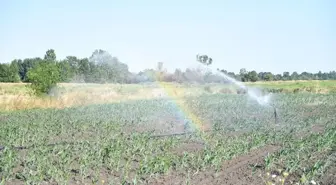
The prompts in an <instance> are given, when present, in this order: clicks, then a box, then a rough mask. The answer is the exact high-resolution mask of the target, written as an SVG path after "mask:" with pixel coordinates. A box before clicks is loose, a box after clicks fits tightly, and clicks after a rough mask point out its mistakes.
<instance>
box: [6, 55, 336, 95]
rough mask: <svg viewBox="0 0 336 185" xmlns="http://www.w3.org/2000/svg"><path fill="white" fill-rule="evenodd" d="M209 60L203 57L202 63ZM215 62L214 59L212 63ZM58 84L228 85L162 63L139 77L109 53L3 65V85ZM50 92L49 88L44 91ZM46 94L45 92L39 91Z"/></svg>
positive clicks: (307, 76) (301, 76)
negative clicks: (145, 83)
mask: <svg viewBox="0 0 336 185" xmlns="http://www.w3.org/2000/svg"><path fill="white" fill-rule="evenodd" d="M204 57H205V59H208V58H207V56H201V57H200V59H202V60H204ZM211 62H212V59H211ZM219 71H221V72H222V73H224V74H226V75H228V76H230V77H232V78H234V79H237V80H239V81H243V82H256V81H286V80H336V72H335V71H330V72H321V71H319V72H318V73H309V72H302V73H297V72H293V73H289V72H283V73H282V74H273V73H271V72H259V73H258V72H256V71H254V70H253V71H247V70H246V69H245V68H242V69H241V70H240V72H239V73H237V74H235V73H234V72H228V71H226V70H224V69H221V70H219ZM46 81H49V82H48V83H51V84H54V83H58V82H77V83H78V82H83V83H143V82H153V81H166V82H180V83H183V82H197V83H211V82H225V79H224V78H223V77H222V76H221V75H219V74H215V73H211V72H206V71H203V70H202V69H199V68H197V69H190V68H187V69H186V70H185V71H182V70H181V69H176V70H175V72H174V73H169V72H167V71H166V70H164V69H163V63H162V62H159V63H158V66H157V69H146V70H143V71H140V72H138V73H131V72H129V69H128V66H127V65H126V64H124V63H122V62H120V61H119V59H118V58H117V57H113V56H112V55H110V54H109V53H108V52H107V51H104V50H101V49H99V50H95V51H94V52H93V53H92V55H91V56H90V57H88V58H77V57H76V56H67V57H66V58H65V59H61V60H57V58H56V53H55V50H53V49H49V50H47V51H46V53H45V55H44V57H43V58H40V57H35V58H26V59H15V60H13V61H12V62H10V63H2V64H0V82H29V83H46V84H47V82H46ZM45 88H48V87H45ZM40 90H41V91H43V89H40Z"/></svg>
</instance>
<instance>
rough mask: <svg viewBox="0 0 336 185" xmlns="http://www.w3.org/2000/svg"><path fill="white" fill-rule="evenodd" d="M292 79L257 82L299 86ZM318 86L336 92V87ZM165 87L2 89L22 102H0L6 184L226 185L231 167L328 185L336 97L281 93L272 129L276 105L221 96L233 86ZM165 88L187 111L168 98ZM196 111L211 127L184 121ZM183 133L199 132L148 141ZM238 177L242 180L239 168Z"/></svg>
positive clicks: (262, 177) (271, 180)
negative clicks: (207, 183) (45, 92)
mask: <svg viewBox="0 0 336 185" xmlns="http://www.w3.org/2000/svg"><path fill="white" fill-rule="evenodd" d="M296 83H297V82H288V83H284V84H283V83H280V82H279V83H273V84H272V83H265V84H263V83H259V84H261V85H263V86H264V87H266V86H272V85H273V86H272V87H271V88H275V86H278V87H281V88H285V85H288V86H289V87H287V88H292V84H294V85H293V86H295V87H296V88H297V87H298V85H297V84H296ZM300 83H303V84H305V85H302V86H308V85H307V84H312V82H300ZM318 83H321V84H324V83H325V84H324V85H320V86H325V87H324V88H326V89H328V88H332V86H331V85H330V84H332V82H318ZM259 84H258V83H257V84H255V85H259ZM279 84H280V85H279ZM161 86H165V90H166V91H162V90H161V89H160V88H159V87H158V86H153V85H112V84H106V85H95V84H85V85H83V84H60V88H59V89H58V90H57V91H53V94H54V97H53V98H50V97H49V98H36V97H34V96H32V95H30V92H29V90H28V89H27V88H26V87H25V86H24V84H1V85H0V87H1V92H2V95H1V96H2V98H4V97H11V96H13V97H16V98H12V99H10V101H7V103H4V101H1V103H0V104H1V108H2V110H3V111H1V112H0V122H1V129H0V146H6V147H5V148H4V149H3V150H1V151H0V184H24V183H25V184H43V183H49V184H76V183H77V184H78V183H79V184H156V183H159V182H162V181H163V182H165V183H166V184H168V183H169V181H164V179H165V177H166V176H169V178H170V179H171V180H172V181H175V182H180V184H188V183H189V184H202V183H201V179H199V178H201V174H205V175H204V176H205V177H206V178H209V175H206V174H207V173H210V174H211V176H212V175H213V176H217V177H219V179H221V178H220V177H222V180H223V181H222V182H221V183H222V184H225V183H226V181H225V178H224V177H225V175H227V173H229V172H226V171H228V170H230V166H239V169H240V171H242V169H241V167H242V166H248V168H247V169H245V170H246V171H247V174H249V175H251V174H254V173H256V176H257V178H256V179H254V181H251V182H250V184H262V183H264V184H290V183H291V182H292V183H293V184H294V183H299V184H309V183H310V182H312V181H313V182H318V183H320V182H321V183H322V182H324V180H323V179H324V178H325V177H326V175H328V174H331V173H333V171H331V172H330V169H331V170H333V168H334V167H333V166H332V165H331V164H333V161H334V160H335V159H334V157H333V156H335V154H336V153H335V151H336V143H335V140H336V124H335V120H336V115H335V112H334V110H336V103H335V102H336V95H335V94H332V93H327V94H325V93H281V94H275V95H274V96H273V98H272V101H273V103H274V104H275V106H276V107H277V110H278V116H279V125H275V124H274V117H273V116H274V115H273V109H272V108H270V107H264V106H260V105H257V104H256V102H254V101H252V100H251V99H249V98H248V97H247V95H244V94H240V95H238V94H236V93H227V91H226V93H220V92H221V91H220V90H221V89H222V88H227V86H223V85H214V86H209V85H204V86H185V85H178V84H173V86H172V84H161ZM168 88H170V89H168ZM167 91H168V92H170V93H173V94H170V97H172V96H174V98H173V100H179V102H180V103H181V102H182V104H183V108H182V107H181V106H177V104H176V103H174V101H171V99H167V98H166V97H165V96H164V94H163V93H165V92H167ZM20 96H21V97H24V98H22V99H19V98H18V97H20ZM14 100H15V101H14ZM23 102H24V103H23ZM190 113H192V114H194V115H196V117H197V118H198V119H199V120H200V121H201V124H202V125H201V126H205V127H203V128H206V129H207V130H198V129H196V128H195V124H192V123H190V120H188V119H187V118H186V117H185V116H186V115H187V114H190ZM198 126H199V125H198ZM185 131H193V132H195V133H194V134H188V135H180V136H175V137H152V136H153V135H162V134H163V135H164V134H172V133H180V132H185ZM50 144H53V145H50ZM15 146H27V147H28V148H26V149H24V150H18V149H17V148H15ZM270 148H272V149H270ZM258 150H259V151H264V152H265V151H267V152H268V155H266V156H264V155H257V152H256V151H258ZM248 154H253V155H252V156H257V158H255V159H253V160H252V159H251V158H249V159H248V161H246V164H245V163H244V165H242V160H239V157H242V156H245V155H248ZM254 154H255V155H254ZM252 158H253V157H252ZM235 160H237V161H238V162H237V163H234V161H235ZM226 163H229V164H230V165H229V167H226V166H225V165H224V164H226ZM230 178H232V177H231V176H230ZM233 178H244V176H242V175H241V176H239V173H238V171H237V173H236V177H233ZM251 178H252V177H251ZM332 182H335V181H332ZM165 183H163V184H165ZM214 183H215V182H214ZM236 183H237V182H236Z"/></svg>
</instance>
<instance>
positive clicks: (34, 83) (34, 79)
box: [27, 61, 60, 94]
mask: <svg viewBox="0 0 336 185" xmlns="http://www.w3.org/2000/svg"><path fill="white" fill-rule="evenodd" d="M27 77H28V82H30V83H31V84H30V87H31V88H32V89H33V91H34V92H35V93H36V94H46V93H48V92H49V91H50V90H51V88H53V87H55V86H56V85H57V82H59V78H60V76H59V71H58V68H57V66H56V64H55V63H53V62H46V61H44V62H41V63H40V64H38V66H36V67H35V68H33V69H31V70H30V71H29V72H28V75H27Z"/></svg>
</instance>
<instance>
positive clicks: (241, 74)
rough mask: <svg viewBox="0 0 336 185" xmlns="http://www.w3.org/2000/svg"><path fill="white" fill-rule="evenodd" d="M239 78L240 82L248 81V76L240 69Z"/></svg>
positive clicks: (244, 70)
mask: <svg viewBox="0 0 336 185" xmlns="http://www.w3.org/2000/svg"><path fill="white" fill-rule="evenodd" d="M239 76H240V79H241V81H242V82H247V81H248V80H249V78H248V74H247V71H246V69H245V68H242V69H240V71H239Z"/></svg>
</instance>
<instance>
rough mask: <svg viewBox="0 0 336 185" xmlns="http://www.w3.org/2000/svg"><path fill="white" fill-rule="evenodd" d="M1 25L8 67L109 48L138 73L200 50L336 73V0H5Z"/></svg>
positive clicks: (231, 67)
mask: <svg viewBox="0 0 336 185" xmlns="http://www.w3.org/2000/svg"><path fill="white" fill-rule="evenodd" d="M0 26H1V27H0V62H2V63H3V62H10V61H11V60H13V59H16V58H21V59H23V58H28V57H37V56H39V57H43V55H44V53H45V51H46V50H47V49H49V48H53V49H55V51H56V55H57V58H58V59H63V58H65V57H66V56H68V55H74V56H78V57H89V56H90V55H91V54H92V52H93V51H94V50H95V49H104V50H107V51H108V52H109V53H110V54H111V55H113V56H116V57H118V58H119V59H120V61H121V62H124V63H126V64H128V65H129V68H130V70H131V71H133V72H134V71H139V70H142V69H144V68H154V67H156V64H157V62H164V66H165V67H166V68H167V69H168V70H169V71H171V70H172V69H175V68H181V69H185V68H186V67H188V66H194V65H193V64H195V60H196V54H197V53H200V54H208V55H209V56H210V57H212V58H213V60H214V63H216V65H217V66H218V67H220V68H224V69H226V70H228V71H233V72H238V71H239V69H240V68H243V67H245V68H246V69H247V70H257V71H271V72H275V73H282V72H283V71H289V72H293V71H297V72H302V71H309V72H317V71H318V70H322V71H331V70H336V50H335V48H336V1H334V0H314V1H313V0H281V1H272V0H256V1H253V0H245V1H243V0H231V1H226V0H218V1H211V0H204V1H198V0H184V1H182V0H181V1H177V0H168V1H159V0H140V1H135V0H134V1H129V0H120V1H114V0H106V1H101V0H100V1H99V0H90V1H89V0H87V1H85V0H81V1H75V0H68V1H65V0H55V1H51V0H30V1H28V0H3V1H1V2H0Z"/></svg>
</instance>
